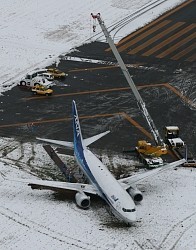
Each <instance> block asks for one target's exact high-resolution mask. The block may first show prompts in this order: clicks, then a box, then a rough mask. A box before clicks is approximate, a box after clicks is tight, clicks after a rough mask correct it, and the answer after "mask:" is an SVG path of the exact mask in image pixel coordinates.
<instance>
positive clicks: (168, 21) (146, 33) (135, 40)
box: [118, 20, 171, 52]
mask: <svg viewBox="0 0 196 250" xmlns="http://www.w3.org/2000/svg"><path fill="white" fill-rule="evenodd" d="M170 22H171V21H170V20H164V21H163V22H162V23H160V24H158V25H157V26H155V27H153V28H152V29H150V30H147V31H146V32H144V33H142V34H141V35H139V36H137V37H136V38H134V39H132V40H130V41H129V42H128V43H125V44H124V45H123V46H121V47H118V51H119V52H122V51H124V50H125V49H127V48H128V47H130V46H132V45H134V44H136V43H137V42H139V41H140V40H142V39H144V38H145V37H147V36H148V35H151V34H152V33H154V32H155V31H157V30H159V29H161V28H162V27H164V26H166V25H167V24H168V23H170Z"/></svg>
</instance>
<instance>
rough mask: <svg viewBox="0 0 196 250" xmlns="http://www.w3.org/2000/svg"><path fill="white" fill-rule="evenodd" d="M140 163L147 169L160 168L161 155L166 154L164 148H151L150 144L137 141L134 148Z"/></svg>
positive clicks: (161, 163) (161, 162)
mask: <svg viewBox="0 0 196 250" xmlns="http://www.w3.org/2000/svg"><path fill="white" fill-rule="evenodd" d="M135 150H136V152H137V153H138V157H139V159H140V161H141V162H142V163H143V164H144V165H145V166H147V167H149V168H154V167H160V166H162V165H163V159H162V158H161V156H162V155H164V154H167V149H166V147H164V146H158V145H157V146H153V145H152V144H151V143H149V142H147V141H145V140H142V141H138V143H137V147H136V148H135Z"/></svg>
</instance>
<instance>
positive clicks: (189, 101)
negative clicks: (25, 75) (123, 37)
mask: <svg viewBox="0 0 196 250" xmlns="http://www.w3.org/2000/svg"><path fill="white" fill-rule="evenodd" d="M153 87H166V88H168V89H170V90H171V91H172V92H173V93H175V94H176V95H177V96H179V97H180V98H181V99H182V100H183V101H185V102H186V103H187V104H189V105H191V106H193V107H195V106H196V104H195V103H194V102H193V101H191V100H190V99H188V98H187V97H186V96H184V95H183V94H181V93H180V92H179V91H178V90H177V89H176V88H174V87H173V86H171V85H170V84H169V83H155V84H148V85H140V86H137V89H142V88H153ZM125 90H130V87H123V88H113V89H100V90H91V91H83V92H73V93H66V94H58V95H53V97H50V98H54V97H64V96H74V95H85V94H94V93H108V92H114V91H125ZM44 98H47V99H48V97H45V96H36V97H29V98H23V99H24V100H43V99H44Z"/></svg>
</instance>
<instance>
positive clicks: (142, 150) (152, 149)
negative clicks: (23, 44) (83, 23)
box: [91, 13, 167, 167]
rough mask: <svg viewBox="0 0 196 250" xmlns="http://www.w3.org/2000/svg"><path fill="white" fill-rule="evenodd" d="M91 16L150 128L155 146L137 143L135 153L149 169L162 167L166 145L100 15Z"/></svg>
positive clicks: (144, 142) (145, 142)
mask: <svg viewBox="0 0 196 250" xmlns="http://www.w3.org/2000/svg"><path fill="white" fill-rule="evenodd" d="M91 16H92V17H93V19H94V20H96V19H97V20H98V23H99V25H100V27H101V29H102V31H103V33H104V35H105V37H106V40H107V42H108V44H109V45H110V48H111V50H112V52H113V54H114V56H115V58H116V60H117V62H118V64H119V66H120V68H121V70H122V72H123V74H124V76H125V78H126V80H127V82H128V84H129V86H130V87H131V89H132V91H133V94H134V95H135V98H136V100H137V102H138V106H139V108H140V110H141V111H142V113H143V115H144V117H145V119H146V121H147V123H148V126H149V128H150V131H151V133H152V135H153V138H154V140H155V143H156V146H153V145H152V144H151V143H148V142H147V141H138V145H137V147H136V151H137V152H138V154H139V156H140V158H141V159H142V161H143V162H144V163H145V164H146V165H148V166H149V167H150V166H152V167H154V166H157V165H162V164H163V160H162V159H161V158H160V156H161V155H163V154H167V148H166V145H165V143H164V141H163V139H162V138H161V136H160V134H159V131H158V130H157V128H156V126H155V124H154V122H153V120H152V118H151V116H150V114H149V113H148V110H147V108H146V105H145V103H144V101H143V99H142V97H141V96H140V94H139V92H138V90H137V88H136V86H135V83H134V82H133V79H132V78H131V76H130V74H129V71H128V69H127V67H126V66H125V64H124V62H123V60H122V58H121V56H120V54H119V52H118V50H117V48H116V46H115V44H114V42H113V40H112V38H111V36H110V34H109V32H108V30H107V28H106V26H105V24H104V22H103V20H102V19H101V16H100V13H98V14H97V15H93V14H92V13H91ZM93 31H95V23H94V25H93Z"/></svg>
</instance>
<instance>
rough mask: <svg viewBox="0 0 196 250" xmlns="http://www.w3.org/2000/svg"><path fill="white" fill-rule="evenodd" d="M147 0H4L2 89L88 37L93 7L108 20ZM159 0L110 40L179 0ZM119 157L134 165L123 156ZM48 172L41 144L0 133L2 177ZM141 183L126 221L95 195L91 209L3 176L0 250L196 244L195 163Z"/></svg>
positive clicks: (190, 248)
mask: <svg viewBox="0 0 196 250" xmlns="http://www.w3.org/2000/svg"><path fill="white" fill-rule="evenodd" d="M103 2H105V3H103ZM151 2H155V1H150V0H140V1H138V0H132V1H130V0H121V1H119V0H107V1H98V0H86V1H85V3H84V1H79V0H72V1H71V0H59V1H57V2H54V1H51V0H47V1H46V0H42V1H38V0H35V1H30V0H7V1H1V3H0V7H1V14H0V50H1V62H0V63H1V67H0V76H1V78H0V79H1V80H0V93H1V94H3V92H5V91H6V90H8V89H10V88H12V87H13V86H14V84H16V82H17V80H19V79H20V78H21V77H22V76H23V75H24V74H26V73H27V72H28V71H30V70H32V69H34V68H36V67H43V66H47V65H49V64H50V63H51V62H56V63H57V64H58V61H59V60H58V56H59V55H60V54H62V53H63V54H65V53H66V52H68V51H70V50H71V49H73V48H74V47H75V46H79V45H81V44H83V43H84V42H85V41H89V38H90V37H91V36H93V33H92V20H91V19H90V13H91V12H93V13H98V12H100V13H101V15H102V17H103V19H104V21H105V23H106V25H107V26H110V25H111V24H112V23H114V22H116V21H119V20H121V19H123V18H124V17H125V16H127V15H129V14H130V13H133V12H135V11H136V10H138V9H140V8H142V6H144V5H145V4H149V3H151ZM156 2H157V1H156ZM159 2H163V3H162V4H161V5H159V6H157V7H156V8H154V9H153V10H149V11H148V12H147V13H146V14H144V15H142V16H141V17H139V18H137V19H135V20H134V21H133V22H132V23H131V26H130V25H129V26H128V25H127V26H126V27H125V28H124V29H121V30H120V31H119V32H118V34H117V35H116V37H115V41H117V39H121V38H122V37H123V36H125V35H127V34H128V33H130V32H131V31H133V30H135V29H137V28H138V27H141V26H142V25H144V24H146V23H148V22H150V21H151V20H153V19H154V18H156V17H158V16H159V15H160V14H162V13H164V12H165V11H167V10H169V9H171V8H173V7H175V6H176V5H178V4H180V3H182V2H184V1H182V0H168V1H159ZM99 30H100V28H99V27H97V32H99ZM119 162H120V163H121V164H122V165H123V166H128V165H130V164H131V163H130V162H129V161H128V160H127V162H126V161H125V160H124V159H120V158H119V159H118V164H119ZM110 163H111V164H114V165H115V162H110ZM51 171H53V172H55V171H57V170H56V167H55V166H54V164H53V162H52V161H51V160H50V158H49V157H48V156H47V155H46V153H45V151H44V150H43V148H42V145H41V144H34V143H23V144H21V143H20V142H17V141H14V140H13V139H12V138H0V172H1V174H2V175H3V176H6V177H7V178H9V179H15V178H24V179H26V178H27V179H31V178H38V176H42V178H48V179H49V177H48V176H47V172H49V173H51ZM138 188H139V189H140V190H141V191H143V194H144V200H143V201H142V203H141V204H138V205H137V212H138V218H137V222H136V223H135V224H134V225H133V226H132V227H126V226H124V225H123V224H121V223H119V222H118V221H117V220H116V219H115V218H114V217H112V216H111V215H110V214H109V213H108V211H107V206H105V205H104V204H103V203H102V202H101V201H92V206H91V207H90V209H88V210H81V209H79V208H78V207H77V206H76V205H75V202H74V201H72V200H67V199H65V198H64V199H63V198H62V197H61V198H59V197H58V198H57V197H56V196H55V195H54V194H53V192H49V191H38V190H31V189H30V188H29V187H28V186H26V185H24V184H22V183H19V182H14V181H6V180H4V178H3V177H1V175H0V232H1V234H0V249H1V250H5V249H6V250H11V249H12V250H15V249H19V250H26V249H29V250H31V249H32V250H35V249H36V250H37V249H40V250H42V249H47V250H53V249H62V250H64V249H71V250H72V249H73V250H75V249H88V250H93V249H103V250H106V249H119V250H124V249H127V250H130V249H134V250H135V249H136V250H137V249H138V250H139V249H142V250H146V249H155V250H157V249H164V250H172V249H175V250H194V249H196V198H195V194H196V169H189V168H187V169H184V168H178V169H177V170H171V171H168V172H167V173H164V174H161V175H159V176H156V177H154V178H153V179H151V180H147V181H145V182H144V183H142V185H141V184H140V185H139V186H138Z"/></svg>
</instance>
